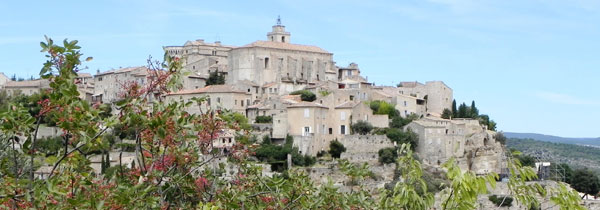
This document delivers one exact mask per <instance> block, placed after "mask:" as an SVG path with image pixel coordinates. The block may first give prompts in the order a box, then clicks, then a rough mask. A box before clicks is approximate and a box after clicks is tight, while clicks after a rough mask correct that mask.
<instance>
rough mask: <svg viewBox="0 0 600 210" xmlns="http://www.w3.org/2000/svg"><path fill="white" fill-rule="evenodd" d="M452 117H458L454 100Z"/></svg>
mask: <svg viewBox="0 0 600 210" xmlns="http://www.w3.org/2000/svg"><path fill="white" fill-rule="evenodd" d="M452 117H454V118H457V117H458V110H457V109H456V99H454V100H452Z"/></svg>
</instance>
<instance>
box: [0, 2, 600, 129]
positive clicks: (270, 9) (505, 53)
mask: <svg viewBox="0 0 600 210" xmlns="http://www.w3.org/2000/svg"><path fill="white" fill-rule="evenodd" d="M277 15H281V18H282V21H283V24H284V25H286V29H287V30H288V31H290V32H291V33H292V42H293V43H298V44H310V45H317V46H320V47H322V48H324V49H326V50H328V51H330V52H332V53H334V59H335V60H336V61H337V63H338V65H342V66H345V65H347V64H348V63H350V62H356V63H358V64H359V67H360V68H361V72H362V74H363V75H365V76H368V79H369V80H370V81H373V82H375V83H376V84H379V85H382V84H385V85H392V84H395V83H397V82H399V81H415V80H418V81H427V80H443V81H444V82H445V83H446V84H448V85H449V86H450V87H452V88H453V89H454V97H455V98H456V100H457V101H458V102H462V101H465V102H467V103H470V101H471V100H475V101H476V104H477V106H478V108H479V109H480V111H481V112H483V113H487V114H489V115H490V116H491V117H492V118H493V119H494V120H496V121H497V122H498V124H499V129H500V130H504V131H513V132H537V133H544V134H550V135H559V136H566V137H599V136H600V129H599V126H598V121H599V119H600V111H599V109H600V83H599V82H598V79H600V69H599V66H600V24H599V23H600V1H593V0H575V1H562V0H529V1H527V0H497V1H483V0H454V1H451V0H427V1H423V0H421V1H371V0H370V1H312V0H308V1H297V0H293V1H206V2H200V1H152V0H145V1H120V0H119V1H39V2H36V3H32V2H27V1H3V2H1V3H0V72H5V73H6V74H7V75H13V74H17V75H18V76H20V77H30V76H31V75H37V74H38V73H39V69H40V68H41V64H42V63H43V61H44V56H43V54H41V53H40V52H39V49H40V47H39V42H40V41H42V40H43V36H44V35H48V36H50V37H52V38H54V39H55V40H62V39H64V38H69V39H77V40H79V41H80V45H81V46H82V47H83V48H82V52H83V53H84V54H85V55H86V56H93V57H94V60H93V61H92V62H89V63H87V64H86V65H87V66H88V67H89V70H87V71H88V72H95V71H96V70H97V69H100V70H101V71H105V70H109V69H111V68H118V67H126V66H139V65H145V63H146V59H147V58H148V56H149V55H152V56H154V57H155V58H162V48H161V47H162V46H166V45H182V44H183V43H184V42H185V41H186V40H194V39H205V40H206V41H210V42H212V41H215V40H220V41H222V42H223V43H224V44H229V45H238V46H239V45H244V44H248V43H250V42H253V41H255V40H264V39H265V37H266V33H267V32H268V31H270V29H271V26H272V25H273V24H274V23H275V19H276V17H277Z"/></svg>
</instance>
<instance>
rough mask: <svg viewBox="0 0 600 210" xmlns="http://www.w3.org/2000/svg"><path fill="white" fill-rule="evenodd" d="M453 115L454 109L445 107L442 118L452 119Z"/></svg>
mask: <svg viewBox="0 0 600 210" xmlns="http://www.w3.org/2000/svg"><path fill="white" fill-rule="evenodd" d="M451 117H452V111H450V109H444V112H442V118H444V119H450V118H451Z"/></svg>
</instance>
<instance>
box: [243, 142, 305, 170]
mask: <svg viewBox="0 0 600 210" xmlns="http://www.w3.org/2000/svg"><path fill="white" fill-rule="evenodd" d="M266 137H268V136H266ZM293 142H294V139H293V138H292V137H291V136H287V137H286V141H285V144H284V145H275V144H272V143H271V141H270V140H269V141H263V143H262V144H261V145H260V147H259V148H257V149H256V150H255V156H256V157H257V158H258V159H259V160H261V161H263V162H267V163H269V164H271V168H272V169H273V170H274V171H283V170H285V169H287V164H286V163H287V155H288V154H291V155H292V163H294V165H298V166H310V165H313V164H314V163H315V162H316V159H315V158H314V157H310V156H308V155H301V154H300V153H299V152H298V148H296V147H293Z"/></svg>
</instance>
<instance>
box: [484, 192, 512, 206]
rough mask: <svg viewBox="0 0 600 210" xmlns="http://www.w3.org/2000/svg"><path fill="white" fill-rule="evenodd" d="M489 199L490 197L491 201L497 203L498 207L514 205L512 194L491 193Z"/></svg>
mask: <svg viewBox="0 0 600 210" xmlns="http://www.w3.org/2000/svg"><path fill="white" fill-rule="evenodd" d="M488 199H490V201H491V202H492V203H494V204H496V206H498V207H503V206H512V201H513V198H512V197H510V196H496V195H490V196H489V197H488Z"/></svg>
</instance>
